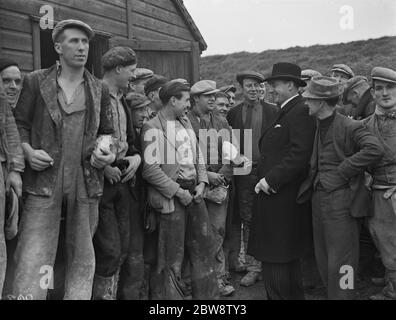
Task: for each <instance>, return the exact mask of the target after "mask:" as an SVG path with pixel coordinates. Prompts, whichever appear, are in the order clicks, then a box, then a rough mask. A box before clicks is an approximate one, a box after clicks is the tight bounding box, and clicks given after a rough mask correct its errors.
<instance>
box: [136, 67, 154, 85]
mask: <svg viewBox="0 0 396 320" xmlns="http://www.w3.org/2000/svg"><path fill="white" fill-rule="evenodd" d="M153 75H154V72H153V71H151V70H150V69H145V68H136V70H135V72H134V74H133V77H132V82H133V81H138V80H145V79H150V78H151V77H152V76H153Z"/></svg>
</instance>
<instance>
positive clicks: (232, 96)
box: [219, 85, 237, 108]
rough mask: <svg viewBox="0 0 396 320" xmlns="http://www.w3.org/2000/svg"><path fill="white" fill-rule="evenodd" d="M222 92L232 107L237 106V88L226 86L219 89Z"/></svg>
mask: <svg viewBox="0 0 396 320" xmlns="http://www.w3.org/2000/svg"><path fill="white" fill-rule="evenodd" d="M219 90H220V91H221V92H224V93H225V94H226V95H227V96H228V101H229V103H230V107H231V108H232V107H233V106H235V94H236V92H237V88H235V86H233V85H230V86H224V87H221V88H220V89H219Z"/></svg>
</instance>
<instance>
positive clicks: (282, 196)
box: [248, 96, 315, 263]
mask: <svg viewBox="0 0 396 320" xmlns="http://www.w3.org/2000/svg"><path fill="white" fill-rule="evenodd" d="M314 136H315V121H314V119H313V118H312V117H311V116H309V112H308V107H307V106H306V105H305V103H304V100H303V99H302V97H301V96H298V97H295V98H293V99H292V100H291V101H289V102H288V103H287V104H286V105H285V106H284V107H283V108H282V109H281V110H280V111H279V112H278V113H277V114H276V116H275V118H274V120H273V121H272V123H271V124H270V126H269V127H268V128H267V129H266V130H265V131H264V133H263V136H262V138H261V140H260V153H261V157H260V161H259V164H258V172H259V179H262V178H266V180H267V182H268V184H269V185H270V187H271V188H273V189H274V190H276V192H277V193H276V194H272V195H270V196H268V195H266V194H264V193H263V192H260V193H259V194H258V195H257V196H256V199H255V203H254V207H253V217H252V223H251V230H250V238H249V247H248V254H250V255H252V256H254V257H255V258H256V259H258V260H260V261H264V262H269V263H287V262H291V261H293V260H296V259H299V258H300V257H302V255H303V254H304V253H305V251H306V249H307V248H308V246H309V244H310V240H311V229H312V227H311V210H310V202H309V201H307V202H305V203H303V204H298V203H297V201H296V198H297V193H298V190H299V188H300V186H301V183H302V182H303V181H304V180H305V179H306V177H307V174H308V168H309V161H310V157H311V154H312V147H313V141H314Z"/></svg>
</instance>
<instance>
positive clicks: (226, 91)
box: [219, 85, 237, 93]
mask: <svg viewBox="0 0 396 320" xmlns="http://www.w3.org/2000/svg"><path fill="white" fill-rule="evenodd" d="M219 90H220V91H221V92H224V93H228V92H230V91H231V92H234V93H235V92H236V91H237V88H235V86H234V85H229V86H224V87H221V88H219Z"/></svg>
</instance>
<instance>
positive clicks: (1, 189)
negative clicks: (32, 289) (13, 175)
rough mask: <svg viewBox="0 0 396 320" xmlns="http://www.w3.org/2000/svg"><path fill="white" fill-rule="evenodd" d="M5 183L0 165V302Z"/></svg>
mask: <svg viewBox="0 0 396 320" xmlns="http://www.w3.org/2000/svg"><path fill="white" fill-rule="evenodd" d="M4 220H5V182H4V175H3V169H2V165H1V164H0V300H1V297H2V292H3V285H4V280H5V274H6V268H7V249H6V242H5V235H4V223H5V221H4Z"/></svg>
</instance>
